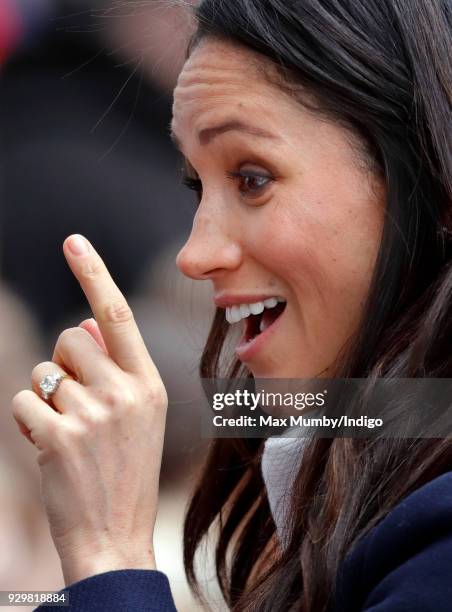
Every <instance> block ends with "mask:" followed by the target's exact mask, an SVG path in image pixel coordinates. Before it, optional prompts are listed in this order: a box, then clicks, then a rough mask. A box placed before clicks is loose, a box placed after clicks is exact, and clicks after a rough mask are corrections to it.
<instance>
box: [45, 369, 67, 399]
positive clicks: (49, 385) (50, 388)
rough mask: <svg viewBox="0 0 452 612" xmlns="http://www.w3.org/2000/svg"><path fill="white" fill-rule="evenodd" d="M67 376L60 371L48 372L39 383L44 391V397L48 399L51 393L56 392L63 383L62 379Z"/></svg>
mask: <svg viewBox="0 0 452 612" xmlns="http://www.w3.org/2000/svg"><path fill="white" fill-rule="evenodd" d="M63 378H65V376H62V375H61V374H60V373H59V372H57V373H56V374H48V375H47V376H45V377H44V378H43V379H42V380H41V382H40V383H39V388H40V389H41V391H42V397H43V398H44V399H45V400H48V399H49V397H50V396H51V395H53V394H54V393H55V391H56V390H57V389H58V387H59V386H60V384H61V381H62V380H63Z"/></svg>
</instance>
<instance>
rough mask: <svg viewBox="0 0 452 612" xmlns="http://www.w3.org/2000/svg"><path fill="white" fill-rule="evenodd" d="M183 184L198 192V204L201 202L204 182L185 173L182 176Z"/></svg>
mask: <svg viewBox="0 0 452 612" xmlns="http://www.w3.org/2000/svg"><path fill="white" fill-rule="evenodd" d="M182 185H185V187H188V189H191V190H192V191H194V192H195V193H196V196H197V200H198V205H199V203H200V202H201V198H202V183H201V181H200V179H196V178H193V177H192V176H188V175H185V176H183V177H182Z"/></svg>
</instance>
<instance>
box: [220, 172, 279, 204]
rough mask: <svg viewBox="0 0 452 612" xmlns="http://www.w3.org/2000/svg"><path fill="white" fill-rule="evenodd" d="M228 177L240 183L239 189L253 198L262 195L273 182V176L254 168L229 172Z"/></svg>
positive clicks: (246, 195)
mask: <svg viewBox="0 0 452 612" xmlns="http://www.w3.org/2000/svg"><path fill="white" fill-rule="evenodd" d="M227 177H228V178H230V179H232V180H234V181H237V180H238V183H239V191H240V193H241V194H242V195H243V196H244V197H248V198H253V197H257V196H259V195H261V193H262V192H263V191H264V190H265V188H266V187H267V185H268V184H269V183H271V182H273V178H272V177H271V176H267V175H264V174H261V173H259V172H257V171H253V170H239V171H238V172H227Z"/></svg>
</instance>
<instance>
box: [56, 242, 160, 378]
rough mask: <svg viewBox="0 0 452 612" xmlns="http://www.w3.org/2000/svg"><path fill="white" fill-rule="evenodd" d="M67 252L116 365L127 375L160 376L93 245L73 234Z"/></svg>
mask: <svg viewBox="0 0 452 612" xmlns="http://www.w3.org/2000/svg"><path fill="white" fill-rule="evenodd" d="M63 252H64V255H65V257H66V259H67V262H68V264H69V267H70V268H71V270H72V272H73V273H74V275H75V277H76V278H77V280H78V281H79V283H80V286H81V288H82V289H83V292H84V294H85V295H86V298H87V300H88V302H89V305H90V306H91V310H92V311H93V315H94V318H95V319H96V321H97V324H98V325H99V329H100V331H101V333H102V337H103V339H104V341H105V345H106V347H107V350H108V354H109V355H110V357H111V358H112V359H113V361H115V362H116V363H117V364H118V365H119V367H120V368H121V369H123V370H125V371H127V372H131V373H135V374H142V373H148V374H149V372H150V369H151V371H152V370H154V371H155V372H157V370H156V368H155V365H154V363H153V361H152V359H151V357H150V355H149V353H148V350H147V348H146V345H145V343H144V340H143V338H142V336H141V333H140V331H139V329H138V326H137V324H136V322H135V319H134V316H133V313H132V310H131V308H130V307H129V305H128V303H127V300H126V298H125V297H124V295H123V294H122V293H121V291H120V290H119V288H118V287H117V285H116V284H115V282H114V281H113V279H112V277H111V276H110V273H109V271H108V270H107V267H106V265H105V264H104V262H103V261H102V258H101V257H100V255H99V254H98V253H97V252H96V251H95V249H94V248H93V246H92V245H91V244H90V242H88V240H87V239H86V238H84V237H83V236H81V235H79V234H73V235H72V236H69V237H68V238H66V240H65V241H64V243H63Z"/></svg>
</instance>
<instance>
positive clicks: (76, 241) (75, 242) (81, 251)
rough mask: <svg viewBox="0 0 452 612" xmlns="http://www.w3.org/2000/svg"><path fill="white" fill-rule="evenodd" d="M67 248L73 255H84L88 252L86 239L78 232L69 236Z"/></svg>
mask: <svg viewBox="0 0 452 612" xmlns="http://www.w3.org/2000/svg"><path fill="white" fill-rule="evenodd" d="M68 246H69V250H70V251H71V253H72V254H73V255H86V254H87V253H89V245H88V241H87V240H85V238H83V236H80V234H74V235H73V236H71V237H70V238H69V242H68Z"/></svg>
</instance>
